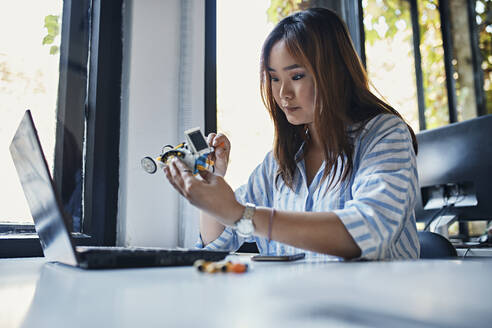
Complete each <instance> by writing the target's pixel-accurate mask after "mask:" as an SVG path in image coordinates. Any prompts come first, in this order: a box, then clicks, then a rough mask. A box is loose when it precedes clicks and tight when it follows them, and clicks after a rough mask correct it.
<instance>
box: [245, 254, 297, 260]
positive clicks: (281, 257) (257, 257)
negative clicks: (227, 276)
mask: <svg viewBox="0 0 492 328" xmlns="http://www.w3.org/2000/svg"><path fill="white" fill-rule="evenodd" d="M305 257H306V253H298V254H294V255H255V256H253V257H252V258H251V259H252V260H253V261H264V262H275V261H283V262H286V261H296V260H301V259H303V258H305Z"/></svg>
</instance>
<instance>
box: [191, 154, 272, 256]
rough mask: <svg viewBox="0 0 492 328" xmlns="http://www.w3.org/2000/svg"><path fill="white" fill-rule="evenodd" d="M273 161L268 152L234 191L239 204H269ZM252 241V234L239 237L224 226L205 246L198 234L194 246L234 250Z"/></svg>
mask: <svg viewBox="0 0 492 328" xmlns="http://www.w3.org/2000/svg"><path fill="white" fill-rule="evenodd" d="M274 163H275V159H274V158H273V154H272V152H269V153H268V154H267V155H266V157H265V159H264V160H263V162H262V163H261V164H260V165H258V166H257V167H256V168H255V169H254V171H253V173H252V174H251V175H250V177H249V179H248V182H247V183H246V184H244V185H242V186H241V187H239V188H238V189H236V191H235V192H234V195H235V196H236V199H237V201H238V202H240V203H241V204H246V203H253V204H255V205H256V206H266V207H270V206H271V203H272V199H273V187H272V183H273V180H274V178H275V177H274V175H275V168H274ZM254 241H255V238H254V236H252V237H250V238H248V239H245V238H243V237H240V236H239V235H238V234H237V233H236V231H235V230H234V229H233V228H231V227H226V228H225V229H224V231H223V232H222V233H221V234H220V236H219V237H218V238H217V239H215V240H214V241H212V242H211V243H209V244H207V245H206V246H204V245H203V240H202V238H201V235H200V236H199V240H198V241H197V243H196V244H195V247H196V248H202V249H210V250H226V251H236V250H238V249H239V248H240V247H241V245H242V244H243V243H244V242H254Z"/></svg>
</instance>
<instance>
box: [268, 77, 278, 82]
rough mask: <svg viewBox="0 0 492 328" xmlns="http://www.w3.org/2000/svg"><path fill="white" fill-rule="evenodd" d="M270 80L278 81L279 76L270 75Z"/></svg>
mask: <svg viewBox="0 0 492 328" xmlns="http://www.w3.org/2000/svg"><path fill="white" fill-rule="evenodd" d="M270 80H271V81H272V82H278V78H276V77H273V76H270Z"/></svg>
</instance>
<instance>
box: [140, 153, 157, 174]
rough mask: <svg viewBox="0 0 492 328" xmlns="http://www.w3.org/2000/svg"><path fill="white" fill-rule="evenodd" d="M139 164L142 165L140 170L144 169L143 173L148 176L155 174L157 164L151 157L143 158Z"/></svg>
mask: <svg viewBox="0 0 492 328" xmlns="http://www.w3.org/2000/svg"><path fill="white" fill-rule="evenodd" d="M140 164H142V168H143V169H144V171H145V172H147V173H149V174H154V173H155V172H157V164H156V163H155V161H154V160H153V159H152V158H151V157H148V156H147V157H144V158H142V160H141V161H140Z"/></svg>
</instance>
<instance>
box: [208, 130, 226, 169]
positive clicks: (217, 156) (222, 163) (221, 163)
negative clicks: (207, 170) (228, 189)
mask: <svg viewBox="0 0 492 328" xmlns="http://www.w3.org/2000/svg"><path fill="white" fill-rule="evenodd" d="M207 142H208V145H209V146H211V147H214V148H215V151H214V152H213V153H210V155H208V156H209V159H210V160H212V161H214V165H215V172H214V173H215V174H217V175H220V176H221V177H224V176H225V174H226V172H227V165H229V154H230V152H231V142H230V141H229V139H228V138H227V137H226V136H225V135H224V134H222V133H218V134H215V133H210V134H209V135H208V136H207Z"/></svg>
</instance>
